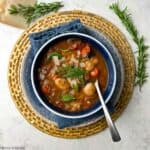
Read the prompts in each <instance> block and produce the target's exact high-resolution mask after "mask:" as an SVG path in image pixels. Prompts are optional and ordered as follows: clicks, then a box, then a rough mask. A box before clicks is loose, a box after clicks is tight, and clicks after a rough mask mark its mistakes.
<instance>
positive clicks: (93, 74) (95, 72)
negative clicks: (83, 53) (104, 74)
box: [90, 67, 99, 77]
mask: <svg viewBox="0 0 150 150" xmlns="http://www.w3.org/2000/svg"><path fill="white" fill-rule="evenodd" d="M90 74H91V76H92V77H97V76H98V74H99V70H98V68H96V67H95V68H94V69H93V70H92V71H91V73H90Z"/></svg>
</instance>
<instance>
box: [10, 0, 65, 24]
mask: <svg viewBox="0 0 150 150" xmlns="http://www.w3.org/2000/svg"><path fill="white" fill-rule="evenodd" d="M61 7H63V5H62V3H61V2H53V3H39V4H37V3H36V4H34V5H33V6H24V5H22V4H18V5H11V7H10V8H9V9H8V11H9V13H10V14H12V15H20V16H22V17H24V18H25V19H26V22H27V23H28V24H29V23H31V22H32V21H33V20H35V19H37V18H39V17H41V16H43V15H45V14H47V13H49V12H52V11H58V10H59V9H60V8H61Z"/></svg>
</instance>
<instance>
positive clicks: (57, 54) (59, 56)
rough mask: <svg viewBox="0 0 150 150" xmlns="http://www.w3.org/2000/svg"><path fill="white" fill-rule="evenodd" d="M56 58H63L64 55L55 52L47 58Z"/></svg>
mask: <svg viewBox="0 0 150 150" xmlns="http://www.w3.org/2000/svg"><path fill="white" fill-rule="evenodd" d="M54 56H57V57H58V58H59V59H61V58H62V55H61V54H60V53H58V52H53V53H50V54H49V55H48V56H47V59H52V58H53V57H54Z"/></svg>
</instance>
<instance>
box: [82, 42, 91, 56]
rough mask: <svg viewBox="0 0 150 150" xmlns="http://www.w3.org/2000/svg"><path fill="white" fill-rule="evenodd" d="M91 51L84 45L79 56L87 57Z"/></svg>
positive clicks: (87, 45)
mask: <svg viewBox="0 0 150 150" xmlns="http://www.w3.org/2000/svg"><path fill="white" fill-rule="evenodd" d="M90 51H91V49H90V46H89V44H86V45H85V46H84V47H83V48H82V49H81V55H82V56H87V55H88V54H89V53H90Z"/></svg>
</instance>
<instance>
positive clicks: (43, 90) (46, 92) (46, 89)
mask: <svg viewBox="0 0 150 150" xmlns="http://www.w3.org/2000/svg"><path fill="white" fill-rule="evenodd" d="M42 92H43V93H45V94H48V93H49V86H48V85H43V86H42Z"/></svg>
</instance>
